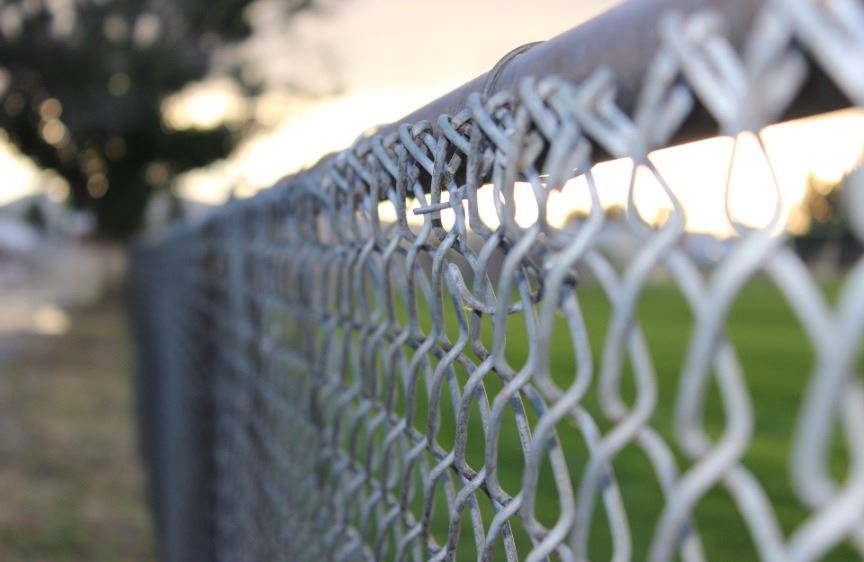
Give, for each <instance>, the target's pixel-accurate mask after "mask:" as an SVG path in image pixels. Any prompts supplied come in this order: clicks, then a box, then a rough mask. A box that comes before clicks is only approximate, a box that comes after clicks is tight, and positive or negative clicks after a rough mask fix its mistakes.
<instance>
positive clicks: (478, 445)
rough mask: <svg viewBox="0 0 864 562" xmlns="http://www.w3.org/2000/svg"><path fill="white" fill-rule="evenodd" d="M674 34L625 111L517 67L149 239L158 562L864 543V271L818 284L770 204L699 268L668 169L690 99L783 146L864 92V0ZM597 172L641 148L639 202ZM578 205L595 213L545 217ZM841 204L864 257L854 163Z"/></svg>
mask: <svg viewBox="0 0 864 562" xmlns="http://www.w3.org/2000/svg"><path fill="white" fill-rule="evenodd" d="M661 21H662V26H661V33H660V36H661V38H662V41H661V44H660V47H659V50H658V51H657V52H656V54H655V56H654V57H653V59H652V62H651V64H650V67H648V70H647V71H646V76H645V78H644V80H643V81H642V87H641V95H640V97H639V98H638V104H637V106H636V108H635V110H634V111H631V112H624V111H623V110H622V109H621V108H620V107H619V106H618V105H616V101H615V100H616V97H615V84H616V78H615V77H614V76H613V75H612V74H611V73H608V72H605V71H604V70H603V64H602V63H603V61H602V60H600V61H596V62H597V67H598V69H597V71H596V72H595V73H593V74H592V75H591V76H590V77H588V78H587V79H585V80H583V81H580V82H579V83H571V82H569V81H567V80H564V79H561V78H556V77H538V78H537V79H531V78H528V79H525V80H523V81H522V82H521V84H520V85H519V87H518V88H517V89H516V91H514V92H509V93H497V94H495V95H492V96H491V97H488V99H487V98H486V97H484V96H483V94H482V93H477V94H474V95H473V96H471V98H470V99H469V103H468V107H467V108H466V109H464V110H462V111H460V112H459V113H458V114H455V115H449V116H447V115H445V116H442V117H440V119H438V120H437V122H436V123H434V124H433V123H429V122H418V123H416V124H414V125H413V126H409V125H402V126H401V127H400V128H399V129H398V131H396V132H389V133H387V134H379V135H372V136H370V137H365V138H363V139H361V140H359V141H358V142H357V143H356V144H355V145H354V146H353V147H351V148H350V149H348V150H346V151H344V152H342V153H340V154H338V155H334V156H331V157H328V158H326V159H324V160H323V161H322V162H321V163H320V164H319V165H317V166H316V167H314V168H312V169H310V170H308V171H305V172H302V173H299V174H297V175H295V176H292V177H288V178H286V179H284V180H283V181H281V182H280V183H279V184H278V185H276V186H274V187H273V188H271V189H269V190H267V191H265V192H263V193H261V194H260V195H258V196H256V197H254V198H251V199H248V200H243V201H236V202H233V203H230V204H228V205H227V206H226V207H225V208H223V209H221V210H220V211H219V212H218V213H217V214H216V215H215V216H213V217H212V218H210V219H208V220H206V221H205V222H203V223H201V224H197V225H194V226H188V227H184V228H182V229H180V230H178V231H176V232H174V233H172V234H171V235H170V236H168V237H167V238H166V239H164V240H162V241H159V242H157V243H152V242H150V243H148V242H143V243H141V244H139V245H138V247H137V248H136V249H135V251H134V259H133V262H132V273H131V283H132V299H133V300H132V303H133V312H134V317H135V324H136V327H137V335H138V342H139V350H140V365H139V371H140V375H139V379H138V380H139V384H140V410H141V421H142V424H141V431H142V442H143V445H144V453H145V456H146V460H147V463H148V466H149V468H150V474H151V478H152V490H153V500H154V506H155V511H156V514H157V522H158V526H159V532H160V535H161V538H162V544H163V549H164V554H165V558H166V559H167V560H176V561H191V560H225V561H232V562H233V561H242V560H253V561H265V560H266V561H275V560H286V561H287V560H291V561H294V560H296V561H306V560H308V561H312V560H412V561H417V560H511V561H512V560H529V561H540V560H588V559H592V560H605V559H613V560H617V561H624V560H630V559H632V558H636V559H647V560H650V561H652V562H661V561H668V560H677V559H681V560H687V561H699V560H708V559H710V560H733V559H740V560H749V559H759V560H770V561H787V560H788V561H804V560H816V559H822V558H824V557H826V556H827V557H832V558H831V559H836V560H849V559H859V558H860V557H861V556H862V554H864V389H862V381H861V376H860V367H861V362H860V355H861V350H860V348H861V343H862V341H864V260H860V259H859V260H857V261H853V263H851V265H849V267H848V268H842V267H841V268H840V270H839V271H838V272H835V273H834V274H833V275H827V276H822V277H819V276H816V275H815V274H814V273H813V272H812V271H811V270H810V269H808V267H807V265H805V262H804V260H802V258H801V257H800V253H799V252H796V251H795V249H794V248H793V245H792V244H791V243H790V240H789V237H788V234H787V233H786V225H785V221H786V220H787V218H788V216H787V215H786V214H784V213H782V212H781V211H780V209H781V208H782V205H781V204H780V199H781V198H782V197H783V193H782V191H781V190H779V189H778V190H777V191H776V194H775V199H774V200H773V201H774V203H773V205H774V206H775V209H774V212H773V215H772V216H771V217H770V218H769V219H768V220H766V221H765V222H764V224H763V225H762V226H760V227H753V226H752V225H746V224H744V223H743V222H742V221H741V220H739V218H738V217H736V216H735V214H734V213H733V212H732V211H730V210H727V216H726V218H727V221H728V224H729V225H730V227H731V228H733V229H734V230H735V231H736V235H735V236H733V237H732V238H729V239H728V240H726V241H723V242H722V252H720V254H719V255H718V256H715V257H714V259H713V260H704V259H701V258H700V256H699V255H697V252H695V251H693V250H692V248H691V247H690V246H688V245H687V244H685V242H686V240H687V239H688V236H689V233H688V232H687V230H686V228H685V226H686V222H685V213H686V211H687V209H686V208H684V207H683V206H682V204H681V203H680V202H679V201H678V198H677V196H676V194H675V192H673V190H671V189H669V188H668V187H667V182H666V180H665V178H664V176H663V174H661V173H660V172H659V171H658V169H657V168H656V167H655V165H654V164H653V162H652V160H651V159H650V158H649V153H650V152H651V151H653V150H655V149H658V148H662V147H664V146H667V145H668V144H669V142H670V141H671V139H674V138H676V135H677V134H678V132H679V130H680V128H681V127H682V124H683V123H684V122H685V120H686V119H688V116H690V115H691V114H692V112H693V108H694V107H697V106H698V107H700V108H702V110H703V111H704V110H707V112H708V113H709V114H710V116H711V117H712V118H713V119H714V121H716V123H717V127H716V131H715V132H716V133H717V134H722V135H727V136H731V137H733V138H737V139H738V140H737V141H736V142H737V143H742V142H744V141H743V140H742V139H743V138H744V136H746V135H748V134H749V136H750V138H751V142H755V143H756V146H757V147H758V150H759V151H764V146H763V145H762V143H761V141H760V140H759V139H760V137H759V131H761V130H762V129H763V128H764V127H765V126H766V125H769V124H772V123H775V122H777V121H778V120H779V119H781V116H783V115H784V114H785V112H786V110H787V109H788V107H789V106H790V105H791V104H793V103H794V102H795V100H796V98H797V97H798V96H799V93H800V91H801V88H802V85H803V84H804V83H805V81H806V80H807V79H808V76H812V75H813V73H814V72H819V73H820V76H821V75H824V76H825V79H826V80H829V79H830V81H831V82H832V83H833V85H834V86H836V87H837V88H838V89H839V90H841V91H842V92H843V93H844V94H845V95H846V96H847V97H848V98H849V100H851V104H852V105H853V106H854V105H858V106H860V105H861V104H862V103H864V81H862V80H864V8H862V5H861V4H860V3H859V2H857V1H855V0H824V1H815V0H777V1H772V2H766V3H765V4H764V6H763V7H762V8H761V9H760V11H759V15H758V17H757V18H756V19H755V20H754V21H753V22H752V26H753V27H752V29H751V30H750V31H749V33H748V35H747V37H748V39H747V42H746V45H745V46H744V48H742V49H737V50H736V49H733V48H732V47H731V46H730V44H729V43H728V42H727V40H726V39H725V38H724V37H725V35H724V21H723V18H722V17H720V16H718V15H717V14H713V13H709V12H698V13H695V14H691V15H688V16H686V17H684V16H681V15H676V14H674V13H669V14H666V15H665V17H663V18H662V19H661ZM748 132H750V133H748ZM751 133H752V134H751ZM754 139H755V140H754ZM598 155H605V156H598ZM609 157H612V158H624V159H629V160H630V161H631V162H632V169H633V172H632V173H630V174H629V176H628V177H629V186H628V199H627V201H628V204H627V206H626V208H625V209H624V210H623V214H620V215H614V214H612V213H610V212H608V210H604V208H603V205H601V202H600V201H601V196H600V194H599V193H598V191H599V189H600V188H599V187H598V185H597V182H596V181H595V178H594V174H593V170H594V169H595V161H594V159H597V158H609ZM766 162H769V163H768V164H767V165H769V166H770V159H766ZM730 173H731V172H730ZM640 174H643V175H647V176H648V177H649V178H650V179H651V180H652V185H654V188H655V189H657V190H658V193H659V194H660V195H659V197H660V198H661V199H662V200H663V201H664V204H665V205H666V208H668V212H666V213H665V214H663V216H662V217H660V218H658V219H657V220H653V219H652V220H646V219H645V218H644V217H643V215H642V214H640V212H639V208H638V205H637V204H636V200H637V194H636V192H637V191H638V189H639V187H638V186H639V182H637V181H636V178H637V177H639V176H640ZM574 178H575V179H574ZM728 184H729V182H727V189H728ZM567 189H572V190H578V191H580V192H581V193H582V194H583V196H584V199H585V200H586V201H587V202H588V203H587V206H586V207H585V209H584V212H583V213H574V214H573V216H572V217H570V220H569V221H568V222H566V223H565V224H563V225H561V224H553V221H551V220H550V218H549V217H550V215H551V214H552V213H553V210H554V209H553V206H554V205H557V204H559V203H556V201H558V200H556V199H555V194H556V193H559V192H562V191H563V190H567ZM844 190H845V191H847V192H848V193H847V195H848V197H846V198H845V200H846V201H847V203H846V210H847V212H846V216H847V217H848V228H849V231H850V232H851V233H853V234H854V236H855V237H857V238H858V240H861V239H862V238H864V212H862V208H864V207H861V206H860V205H859V204H856V203H855V200H856V198H860V191H861V190H864V180H862V178H861V177H860V174H858V173H857V172H855V173H853V174H852V176H850V177H849V178H848V180H847V182H846V187H845V188H844ZM856 194H858V195H856ZM754 204H755V203H754ZM526 206H528V207H531V208H533V209H534V212H533V215H532V216H530V217H529V218H528V219H525V218H524V216H523V215H522V214H520V213H521V212H522V210H523V209H524V208H525V207H526ZM769 214H771V213H770V212H769ZM610 231H614V232H616V233H617V234H616V236H612V237H611V240H612V242H610V234H609V233H610ZM618 240H627V241H628V242H627V244H628V245H629V246H628V247H630V248H631V251H630V252H629V253H627V254H626V256H625V257H624V258H623V259H622V258H621V257H620V252H618V253H616V249H620V246H621V245H623V244H624V242H618ZM775 309H776V310H779V311H780V313H781V317H782V320H780V321H776V319H775V318H774V317H773V316H771V314H772V312H771V311H772V310H775Z"/></svg>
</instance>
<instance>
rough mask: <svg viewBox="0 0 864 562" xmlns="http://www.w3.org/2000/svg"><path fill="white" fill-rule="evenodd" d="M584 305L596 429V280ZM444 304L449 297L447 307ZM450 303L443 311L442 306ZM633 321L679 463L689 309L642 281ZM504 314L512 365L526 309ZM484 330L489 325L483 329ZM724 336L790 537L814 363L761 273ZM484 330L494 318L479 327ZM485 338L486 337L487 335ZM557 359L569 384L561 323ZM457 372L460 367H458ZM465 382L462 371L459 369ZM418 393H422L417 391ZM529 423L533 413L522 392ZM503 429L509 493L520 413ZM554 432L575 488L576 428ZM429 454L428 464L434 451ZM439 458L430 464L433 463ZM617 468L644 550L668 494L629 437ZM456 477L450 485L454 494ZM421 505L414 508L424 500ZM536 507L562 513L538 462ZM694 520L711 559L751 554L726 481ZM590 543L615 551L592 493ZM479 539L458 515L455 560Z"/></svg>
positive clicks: (473, 429) (477, 459) (446, 432)
mask: <svg viewBox="0 0 864 562" xmlns="http://www.w3.org/2000/svg"><path fill="white" fill-rule="evenodd" d="M825 290H826V293H827V294H828V297H829V298H833V293H835V292H836V291H835V289H834V288H833V284H832V285H831V286H826V288H825ZM577 294H578V295H579V302H580V306H581V308H582V312H583V315H584V317H585V321H586V323H587V328H588V332H589V335H590V340H591V345H592V352H593V355H594V367H595V369H594V371H595V384H593V385H592V388H591V390H590V391H589V393H588V395H587V397H586V398H585V400H584V402H583V403H584V405H585V406H586V407H587V409H588V410H589V411H590V412H591V413H592V414H593V415H594V417H595V419H596V421H597V422H598V425H599V426H600V429H601V431H602V432H603V433H605V432H607V431H608V430H609V429H610V428H611V427H612V425H611V424H610V423H609V422H608V421H606V420H605V418H604V417H603V416H602V415H601V414H600V413H599V412H600V410H599V407H598V401H597V385H596V373H597V371H598V370H599V363H600V360H601V351H602V348H603V342H604V339H605V334H606V329H607V322H608V320H609V317H610V310H611V309H610V304H609V302H608V300H607V299H606V297H605V295H604V294H603V292H602V290H601V289H600V288H599V287H597V286H586V287H584V288H580V289H579V290H578V293H577ZM447 306H450V305H449V302H448V303H447V304H446V305H445V307H447ZM445 312H446V311H445ZM448 316H449V318H448V322H447V323H448V332H451V338H452V336H453V335H455V331H456V327H455V322H454V315H453V313H452V312H450V313H449V314H448ZM638 316H639V321H640V323H641V325H642V328H643V330H644V333H645V336H646V338H647V341H648V344H649V347H650V352H651V356H652V359H653V362H654V367H655V370H656V375H657V384H658V388H659V397H658V403H657V408H656V410H655V412H654V415H653V417H652V420H651V425H652V427H654V428H655V429H656V430H658V431H659V433H660V434H661V435H662V436H663V438H664V439H665V440H666V441H667V443H670V444H673V450H674V453H675V454H676V456H677V458H678V465H679V469H686V468H687V467H689V466H690V463H689V462H688V461H687V460H686V459H685V458H684V457H683V456H681V453H680V450H678V449H677V445H676V441H675V435H674V433H673V413H674V408H675V402H676V397H677V391H678V386H679V377H680V373H681V368H682V363H683V361H684V357H685V353H686V349H687V346H688V342H689V338H690V335H691V333H692V329H693V318H692V315H691V313H690V311H689V308H688V306H687V304H686V302H685V301H684V300H683V297H682V296H681V294H680V292H679V291H678V289H677V288H676V287H674V286H673V285H672V284H671V283H655V284H651V285H649V286H647V287H646V288H645V290H644V293H643V295H642V297H641V299H640V304H639V307H638ZM512 318H513V322H512V323H508V332H507V333H508V341H507V359H508V362H509V363H510V364H511V365H513V366H514V367H518V366H520V365H522V364H523V363H524V361H525V358H526V357H527V345H526V338H525V330H524V327H523V325H522V319H521V315H518V314H517V315H513V316H512ZM486 328H490V329H489V330H486ZM727 329H728V331H727V334H728V335H729V337H730V338H731V340H732V342H733V343H734V345H735V348H736V350H737V353H738V356H739V358H740V362H741V364H742V367H743V370H744V373H745V376H746V382H747V385H748V388H749V391H750V395H751V398H752V403H753V405H754V411H755V431H754V438H753V441H752V443H751V446H750V448H749V452H748V453H747V455H746V456H745V458H744V464H745V465H746V467H747V468H748V469H750V470H751V471H752V473H753V474H754V475H755V476H756V478H757V479H758V480H759V482H760V483H761V485H762V487H763V488H764V490H765V492H766V493H767V495H768V496H769V498H770V500H771V503H772V505H773V507H774V509H775V511H776V515H777V518H778V520H779V523H780V525H781V527H782V529H783V532H784V533H785V535H786V536H787V537H788V536H790V535H791V533H792V532H794V530H795V529H796V527H797V526H798V525H800V524H801V523H802V522H803V521H804V520H805V519H806V517H807V515H808V512H807V510H805V509H804V508H803V507H802V506H801V505H800V504H799V502H798V501H797V499H796V497H795V495H794V493H793V490H792V487H791V484H790V479H789V471H788V468H787V467H788V462H789V460H788V459H789V455H790V445H791V436H792V434H793V429H794V424H795V419H796V417H797V412H798V410H799V407H800V404H801V397H802V394H803V390H804V388H805V385H806V382H807V379H808V375H809V371H810V368H811V366H812V360H813V357H812V352H811V348H810V345H809V342H808V341H807V340H806V337H805V335H804V333H803V331H802V329H801V327H800V325H799V322H798V321H797V319H796V318H795V317H794V314H793V312H792V310H791V308H790V307H789V305H788V304H787V303H786V302H785V300H784V298H783V296H782V295H781V294H780V293H779V291H778V290H777V289H776V288H775V287H774V286H773V285H772V284H770V283H769V282H768V281H766V280H761V279H757V280H755V281H753V282H752V283H751V284H750V285H748V286H747V287H746V288H745V289H744V290H743V291H742V292H741V294H740V295H739V297H738V299H737V301H736V303H735V305H734V307H733V310H732V311H731V315H730V317H729V319H728V323H727ZM484 331H485V333H486V335H487V336H488V334H490V333H491V326H484ZM484 339H485V337H484ZM554 342H555V343H554V350H553V357H552V367H553V371H554V372H553V377H554V378H555V380H556V382H557V383H558V384H559V386H561V387H562V388H566V387H567V386H568V385H569V383H570V382H571V380H572V376H573V371H574V368H573V361H574V358H573V352H572V350H571V344H570V342H569V334H568V332H567V330H566V327H565V326H564V324H563V321H562V322H561V324H560V326H559V327H558V328H556V332H555V340H554ZM460 370H461V368H460ZM457 375H458V376H459V378H460V382H461V383H463V384H464V381H465V379H466V378H467V373H464V372H460V373H457ZM625 381H626V383H625V385H624V389H623V390H624V395H625V397H627V396H629V397H630V399H632V397H633V395H634V390H633V384H632V376H631V375H630V371H629V365H627V366H625ZM484 382H485V384H486V389H487V392H488V395H489V398H490V400H491V399H492V398H493V397H494V395H495V393H497V392H498V390H499V389H500V388H501V384H500V383H498V382H496V381H495V379H494V375H488V376H487V378H486V379H484ZM421 393H422V394H421ZM448 394H449V393H448V392H447V391H446V390H444V391H443V392H442V393H441V395H442V406H441V411H442V426H441V431H440V432H439V434H438V442H439V443H440V444H441V445H442V446H443V447H444V448H445V449H448V450H449V449H450V448H451V447H452V443H453V432H454V424H453V421H452V420H453V417H454V415H453V406H452V404H450V402H449V398H448V397H447V395H448ZM421 395H422V396H424V397H425V396H426V389H425V388H424V389H418V394H417V396H418V398H419V397H420V396H421ZM424 402H425V400H418V416H417V420H415V425H416V426H417V427H418V428H423V427H425V422H426V411H425V405H424ZM525 407H526V410H528V414H529V415H528V418H529V420H530V421H531V424H532V427H533V425H534V424H535V422H536V414H535V413H534V412H533V410H532V408H531V406H530V404H528V402H527V401H525ZM705 412H706V413H705V426H706V428H707V429H708V431H709V433H710V434H711V435H712V437H717V436H719V435H720V434H721V433H722V430H723V427H724V419H723V407H722V402H721V401H720V399H719V395H718V391H717V389H716V387H712V388H711V389H710V391H709V399H708V402H707V406H706V411H705ZM508 416H509V417H505V420H504V424H503V426H502V434H501V440H500V443H501V445H500V450H499V480H500V482H501V485H502V486H503V488H504V489H505V490H506V491H508V492H509V493H511V494H513V493H515V492H516V491H518V490H519V489H520V488H521V479H522V470H523V466H524V461H523V453H522V450H521V447H520V445H519V441H518V437H517V432H516V431H515V417H514V416H513V415H512V413H510V412H508ZM478 418H479V414H478V410H477V408H476V406H475V407H474V409H473V410H472V414H471V423H470V429H469V438H468V447H467V448H468V453H467V459H468V462H469V464H470V465H471V466H473V467H475V468H479V467H480V466H481V465H482V463H483V454H484V452H483V451H484V445H483V434H482V429H481V427H480V423H479V419H478ZM558 435H559V438H560V441H561V443H562V446H563V449H564V452H565V455H566V458H567V461H568V465H569V469H570V478H571V481H572V482H573V486H574V488H578V485H579V479H580V477H581V474H582V469H583V468H584V466H585V461H586V458H587V452H586V448H585V445H584V442H583V440H582V437H581V436H580V434H579V432H578V431H577V430H576V428H574V427H573V426H572V425H571V424H570V423H569V422H563V421H562V422H560V423H559V424H558ZM835 453H836V454H835V457H836V458H835V459H832V460H834V461H836V462H835V463H834V466H833V467H832V468H834V469H835V473H836V475H837V476H838V477H840V478H842V476H843V474H844V470H845V466H846V459H845V452H844V451H843V449H842V444H838V443H835ZM429 458H430V462H431V456H430V457H429ZM431 464H434V463H431ZM614 470H615V473H616V477H617V479H618V482H619V485H620V487H621V491H622V495H623V499H624V503H625V506H626V509H627V513H628V517H629V525H630V529H631V533H632V538H633V552H634V559H636V560H641V559H644V558H645V557H646V555H647V549H648V548H649V546H650V541H651V537H652V534H653V532H654V527H655V524H656V522H657V519H658V517H659V514H660V512H661V509H662V507H663V503H664V502H663V497H662V494H661V490H660V487H659V484H658V482H657V479H656V477H655V475H654V471H653V468H652V467H651V465H650V463H649V461H648V459H647V457H646V456H645V454H644V453H643V452H642V450H641V449H640V448H639V447H638V446H636V445H630V446H628V447H627V448H625V449H624V450H623V451H622V452H621V453H620V454H619V455H618V456H617V457H616V458H615V461H614ZM459 487H460V486H458V485H457V491H458V488H459ZM476 495H477V497H478V500H479V502H480V506H481V510H482V511H483V513H484V523H485V525H486V526H487V527H488V523H489V521H490V520H491V517H492V510H491V506H490V505H489V503H488V500H487V499H486V498H485V496H484V494H483V493H482V492H478V493H477V494H476ZM444 497H445V496H444V489H443V486H440V485H439V486H438V489H437V494H436V502H435V513H434V516H433V526H432V527H433V528H432V533H433V536H434V537H435V539H436V541H437V542H438V543H439V544H443V543H444V542H446V536H447V525H448V516H447V512H446V502H445V499H444ZM415 503H416V512H417V513H418V514H419V510H420V507H419V506H420V502H419V498H418V501H417V502H415ZM536 513H537V516H538V519H539V520H540V521H541V522H542V523H544V524H546V525H551V524H553V523H554V522H555V520H556V519H557V517H558V513H559V505H558V493H557V491H556V489H555V487H554V485H553V484H552V473H551V470H550V469H549V466H548V461H547V462H546V466H544V468H543V471H542V472H541V475H540V485H539V489H538V500H537V507H536ZM695 518H696V525H697V527H698V529H699V532H700V534H701V537H702V540H703V544H704V546H705V550H706V553H707V555H708V559H710V560H719V561H724V562H725V561H738V560H741V561H744V560H755V559H758V556H757V554H756V552H755V550H754V546H753V543H752V541H751V538H750V534H749V531H748V527H747V525H746V524H745V522H744V521H743V519H742V516H741V515H740V512H739V511H738V509H737V507H736V505H735V503H734V501H733V499H732V498H731V496H730V495H729V494H728V493H727V492H726V491H725V490H724V489H722V488H721V487H717V488H715V489H713V490H712V491H711V492H710V493H709V494H708V495H707V496H706V497H704V498H703V499H702V500H701V501H700V502H699V504H698V507H697V509H696V513H695ZM511 521H513V522H514V525H513V527H514V528H513V531H514V535H515V537H516V540H517V543H518V545H519V550H520V552H527V551H528V550H529V549H530V543H529V541H528V539H527V537H526V536H525V535H524V531H522V530H521V529H520V528H519V525H520V523H519V522H518V521H517V520H516V519H515V518H514V519H513V520H511ZM590 552H591V555H592V559H593V560H604V559H608V558H609V555H610V552H611V543H610V532H609V530H608V525H607V523H606V519H605V514H604V513H603V506H602V502H601V501H598V502H597V508H596V510H595V517H594V524H593V527H592V534H591V542H590ZM474 556H475V554H474V539H473V534H472V530H471V526H470V523H469V518H468V516H467V511H466V513H465V515H464V517H463V522H462V527H461V535H460V546H459V557H458V559H459V560H463V559H464V560H473V559H474ZM497 557H498V558H500V559H503V550H502V548H500V541H499V547H498V549H497ZM827 559H828V560H835V561H841V560H856V559H857V556H856V555H855V554H854V552H853V551H852V550H851V549H850V548H849V547H847V546H846V545H841V546H839V547H838V548H837V549H836V550H835V551H833V552H832V553H831V555H830V556H829V558H827Z"/></svg>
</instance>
